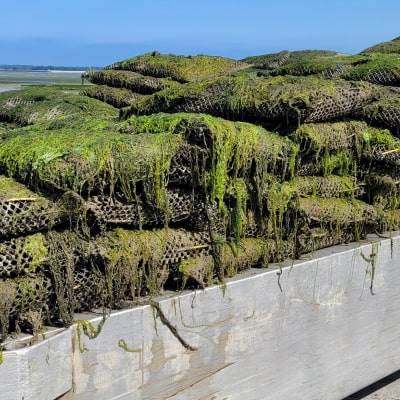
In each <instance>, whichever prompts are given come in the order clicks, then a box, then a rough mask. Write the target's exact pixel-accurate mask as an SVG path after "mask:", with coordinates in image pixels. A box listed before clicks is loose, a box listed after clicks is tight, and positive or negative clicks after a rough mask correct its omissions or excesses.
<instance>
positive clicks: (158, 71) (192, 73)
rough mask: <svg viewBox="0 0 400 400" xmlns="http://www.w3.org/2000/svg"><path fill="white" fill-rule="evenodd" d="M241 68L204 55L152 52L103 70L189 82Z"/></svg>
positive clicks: (240, 63) (241, 66)
mask: <svg viewBox="0 0 400 400" xmlns="http://www.w3.org/2000/svg"><path fill="white" fill-rule="evenodd" d="M242 68H247V64H245V63H243V62H239V61H236V60H232V59H230V58H225V57H219V56H205V55H197V56H187V57H185V56H177V55H174V54H160V53H158V52H152V53H145V54H142V55H139V56H136V57H132V58H128V59H126V60H123V61H120V62H117V63H114V64H112V65H110V66H108V67H106V68H105V69H117V70H126V71H135V72H139V73H141V74H143V75H150V76H153V77H157V78H171V79H173V80H176V81H178V82H189V81H194V80H198V79H200V78H204V77H207V76H210V75H216V74H222V73H225V74H226V73H229V72H232V71H236V70H239V69H242Z"/></svg>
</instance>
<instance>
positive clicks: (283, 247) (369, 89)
mask: <svg viewBox="0 0 400 400" xmlns="http://www.w3.org/2000/svg"><path fill="white" fill-rule="evenodd" d="M399 54H400V42H399V38H397V39H394V40H393V41H391V42H387V43H381V44H378V45H376V46H372V47H370V48H369V49H366V50H364V51H363V52H361V53H360V54H356V55H350V54H339V53H336V52H333V51H310V50H306V51H295V52H289V51H282V52H280V53H275V54H266V55H261V56H252V57H248V58H246V59H243V60H232V59H228V58H224V57H211V56H204V55H198V56H176V55H170V54H169V55H166V54H160V53H158V52H152V53H147V54H143V55H140V56H136V57H133V58H130V59H127V60H123V61H120V62H116V63H114V64H112V65H110V66H108V67H106V68H104V69H103V70H100V71H87V72H85V73H84V74H83V75H82V78H83V79H84V81H85V84H84V85H82V87H81V88H80V92H79V91H77V90H75V91H73V90H72V91H71V90H64V88H58V87H57V86H54V87H36V86H31V87H26V88H23V89H21V90H18V91H11V92H5V93H1V94H0V139H1V141H0V342H1V341H4V340H5V339H6V338H7V337H8V336H9V335H10V334H12V333H16V332H20V331H24V332H30V333H38V332H40V331H41V329H43V327H45V326H46V325H51V326H68V325H70V324H71V323H72V322H73V320H74V313H76V312H82V311H89V310H91V309H94V308H103V309H109V308H122V307H126V306H131V305H135V304H139V303H140V302H142V301H146V300H148V299H149V298H150V297H152V296H156V295H158V294H160V293H162V291H163V290H178V291H179V290H183V289H193V288H202V287H205V286H207V285H212V284H215V283H221V282H223V280H224V279H225V278H226V277H230V276H233V275H235V274H237V273H239V272H240V271H243V270H245V269H249V268H254V267H268V264H269V263H271V262H274V263H276V262H281V261H283V260H287V259H296V258H299V257H300V256H302V255H304V254H307V253H312V252H313V251H315V250H317V249H321V248H324V247H329V246H333V245H337V244H342V243H348V242H350V241H359V240H363V239H364V238H365V237H366V235H367V234H369V233H375V232H378V233H383V232H388V231H389V232H390V231H393V230H399V229H400V138H399V136H400V59H399Z"/></svg>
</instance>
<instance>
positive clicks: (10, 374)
mask: <svg viewBox="0 0 400 400" xmlns="http://www.w3.org/2000/svg"><path fill="white" fill-rule="evenodd" d="M49 336H50V335H49ZM3 356H4V361H3V363H2V364H1V365H0V391H1V395H0V398H1V399H2V400H39V399H40V400H53V399H55V398H58V397H59V396H61V395H63V394H64V393H66V392H67V391H69V390H71V388H72V341H71V331H70V330H63V331H62V332H60V333H58V334H57V335H55V336H51V337H48V338H46V336H45V339H44V340H41V341H40V342H39V343H37V344H35V345H32V346H27V347H24V348H22V349H19V350H14V351H4V352H3Z"/></svg>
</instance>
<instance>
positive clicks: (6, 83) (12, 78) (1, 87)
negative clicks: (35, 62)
mask: <svg viewBox="0 0 400 400" xmlns="http://www.w3.org/2000/svg"><path fill="white" fill-rule="evenodd" d="M82 72H83V71H8V70H7V71H6V70H2V71H0V92H5V91H9V90H15V89H19V88H20V87H21V86H22V85H80V84H81V83H82V79H81V74H82Z"/></svg>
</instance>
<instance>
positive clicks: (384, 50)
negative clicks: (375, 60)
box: [361, 36, 400, 54]
mask: <svg viewBox="0 0 400 400" xmlns="http://www.w3.org/2000/svg"><path fill="white" fill-rule="evenodd" d="M370 53H381V54H396V53H397V54H400V36H399V37H397V38H395V39H393V40H390V41H388V42H382V43H378V44H376V45H374V46H371V47H368V48H367V49H365V50H363V51H362V52H361V54H370Z"/></svg>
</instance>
